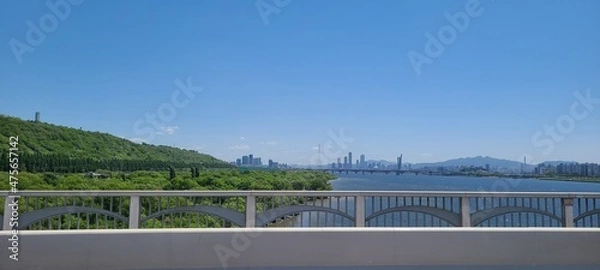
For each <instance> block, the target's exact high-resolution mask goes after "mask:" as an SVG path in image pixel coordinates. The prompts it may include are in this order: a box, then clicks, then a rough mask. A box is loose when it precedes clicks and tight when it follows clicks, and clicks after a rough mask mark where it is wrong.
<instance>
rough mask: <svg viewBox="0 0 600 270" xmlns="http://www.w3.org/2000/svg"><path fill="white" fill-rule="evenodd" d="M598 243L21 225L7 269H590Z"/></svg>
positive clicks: (496, 236)
mask: <svg viewBox="0 0 600 270" xmlns="http://www.w3.org/2000/svg"><path fill="white" fill-rule="evenodd" d="M10 236H11V235H10V232H8V231H0V238H2V239H5V238H9V237H10ZM599 250H600V229H589V228H579V229H574V228H296V229H292V228H239V229H202V230H200V229H147V230H72V231H22V232H20V234H19V257H18V258H19V261H13V260H11V259H9V255H11V253H10V252H11V251H10V250H7V249H6V248H5V247H2V248H0V269H2V270H21V269H44V270H45V269H49V270H54V269H60V270H84V269H87V270H108V269H111V270H112V269H139V270H142V269H145V270H150V269H154V270H158V269H174V270H184V269H185V270H191V269H198V270H199V269H265V267H274V268H269V269H323V267H336V268H327V269H419V270H423V269H448V268H444V267H440V266H454V268H451V269H463V270H464V269H495V270H500V269H511V270H514V269H535V270H546V269H553V270H558V269H573V270H583V269H586V270H587V269H600V256H598V251H599ZM423 265H428V266H431V267H430V268H422V267H418V268H416V267H415V268H412V267H414V266H423ZM457 266H461V267H460V268H457ZM492 266H493V267H492ZM498 266H504V267H505V268H503V267H498ZM518 266H526V267H528V268H519V267H518ZM355 267H361V268H355ZM366 267H369V268H366ZM438 267H439V268H438Z"/></svg>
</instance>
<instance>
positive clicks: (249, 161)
mask: <svg viewBox="0 0 600 270" xmlns="http://www.w3.org/2000/svg"><path fill="white" fill-rule="evenodd" d="M248 165H254V155H252V154H250V155H248Z"/></svg>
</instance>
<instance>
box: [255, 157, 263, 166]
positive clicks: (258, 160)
mask: <svg viewBox="0 0 600 270" xmlns="http://www.w3.org/2000/svg"><path fill="white" fill-rule="evenodd" d="M254 165H257V166H262V160H261V159H260V158H256V162H254Z"/></svg>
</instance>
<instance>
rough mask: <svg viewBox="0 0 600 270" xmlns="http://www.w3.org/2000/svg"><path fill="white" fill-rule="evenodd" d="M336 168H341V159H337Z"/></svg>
mask: <svg viewBox="0 0 600 270" xmlns="http://www.w3.org/2000/svg"><path fill="white" fill-rule="evenodd" d="M337 167H338V168H341V167H342V159H341V158H337Z"/></svg>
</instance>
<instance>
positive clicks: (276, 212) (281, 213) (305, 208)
mask: <svg viewBox="0 0 600 270" xmlns="http://www.w3.org/2000/svg"><path fill="white" fill-rule="evenodd" d="M302 212H326V213H332V214H335V215H338V216H341V217H344V218H347V219H349V220H351V221H354V217H353V216H351V215H348V214H347V213H345V212H342V211H340V210H336V209H332V208H328V207H322V206H314V205H291V206H285V207H278V208H273V209H269V210H267V211H265V212H263V213H261V214H258V215H256V226H257V227H263V226H265V225H267V224H269V223H270V222H272V221H274V220H277V219H278V218H282V217H286V216H288V215H291V214H295V213H302Z"/></svg>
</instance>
